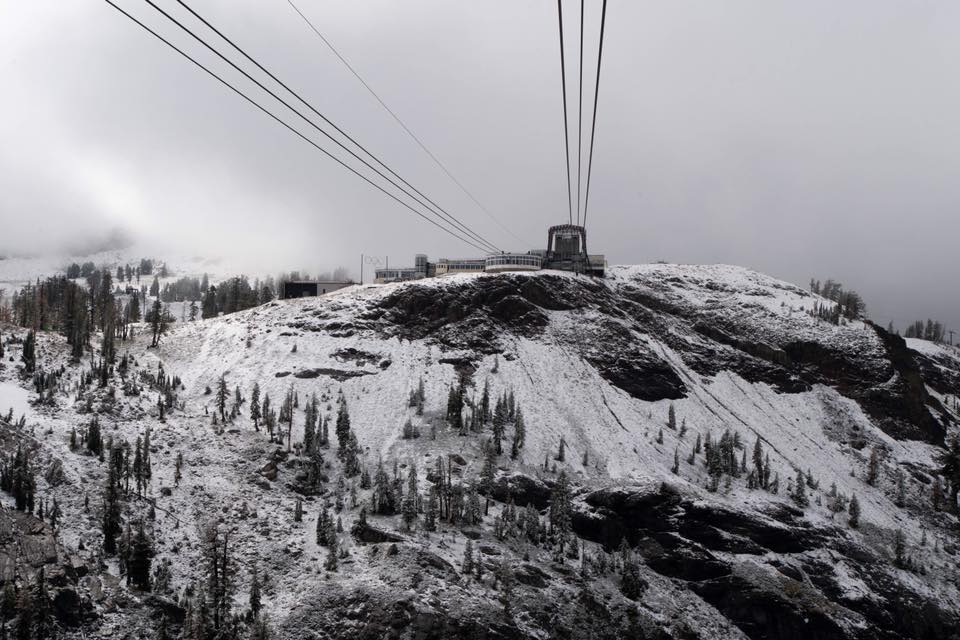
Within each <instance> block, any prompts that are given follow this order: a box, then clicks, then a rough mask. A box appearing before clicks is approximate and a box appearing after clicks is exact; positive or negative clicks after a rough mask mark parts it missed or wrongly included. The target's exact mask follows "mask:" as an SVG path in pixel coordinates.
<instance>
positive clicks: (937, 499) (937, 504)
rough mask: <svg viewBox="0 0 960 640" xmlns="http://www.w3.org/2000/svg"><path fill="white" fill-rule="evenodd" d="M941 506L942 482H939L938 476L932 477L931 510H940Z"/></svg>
mask: <svg viewBox="0 0 960 640" xmlns="http://www.w3.org/2000/svg"><path fill="white" fill-rule="evenodd" d="M942 508H943V483H942V482H940V476H934V478H933V510H934V511H940V509H942Z"/></svg>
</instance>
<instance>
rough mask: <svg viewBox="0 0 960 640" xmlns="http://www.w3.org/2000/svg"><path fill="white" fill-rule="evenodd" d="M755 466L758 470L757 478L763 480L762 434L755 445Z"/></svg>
mask: <svg viewBox="0 0 960 640" xmlns="http://www.w3.org/2000/svg"><path fill="white" fill-rule="evenodd" d="M753 468H754V470H755V471H756V474H757V478H758V479H760V481H761V482H762V481H763V446H762V445H761V444H760V436H759V435H758V436H757V441H756V442H755V443H754V445H753Z"/></svg>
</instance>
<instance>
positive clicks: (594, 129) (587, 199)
mask: <svg viewBox="0 0 960 640" xmlns="http://www.w3.org/2000/svg"><path fill="white" fill-rule="evenodd" d="M606 23H607V0H603V12H602V13H601V14H600V50H599V52H598V53H597V86H596V89H595V90H594V93H593V123H592V124H591V125H590V157H589V159H588V160H587V192H586V194H585V195H584V200H583V226H586V225H587V205H588V204H589V203H590V175H591V173H592V171H593V139H594V137H596V136H595V134H596V132H597V101H598V99H599V98H600V63H601V62H602V60H603V29H604V27H605V26H606Z"/></svg>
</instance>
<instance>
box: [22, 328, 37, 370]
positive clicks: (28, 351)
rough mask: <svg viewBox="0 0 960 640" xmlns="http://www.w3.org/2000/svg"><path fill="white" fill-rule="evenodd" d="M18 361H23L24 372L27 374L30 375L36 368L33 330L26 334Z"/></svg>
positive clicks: (35, 340)
mask: <svg viewBox="0 0 960 640" xmlns="http://www.w3.org/2000/svg"><path fill="white" fill-rule="evenodd" d="M20 360H22V361H23V368H24V371H25V372H26V373H28V374H32V373H33V372H34V369H36V368H37V334H36V333H35V332H34V331H33V329H31V330H30V331H28V332H27V337H26V339H24V341H23V350H22V352H21V354H20Z"/></svg>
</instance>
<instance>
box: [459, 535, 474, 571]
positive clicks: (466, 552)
mask: <svg viewBox="0 0 960 640" xmlns="http://www.w3.org/2000/svg"><path fill="white" fill-rule="evenodd" d="M460 570H461V573H463V575H465V576H469V575H470V574H472V573H473V540H471V539H470V538H467V544H466V545H465V546H464V548H463V564H462V565H461V566H460Z"/></svg>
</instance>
